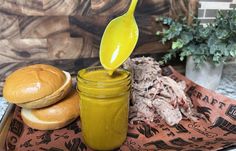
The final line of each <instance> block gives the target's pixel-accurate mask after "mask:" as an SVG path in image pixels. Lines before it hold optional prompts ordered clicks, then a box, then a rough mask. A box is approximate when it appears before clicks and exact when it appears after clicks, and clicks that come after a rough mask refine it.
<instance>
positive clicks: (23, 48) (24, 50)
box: [0, 39, 49, 70]
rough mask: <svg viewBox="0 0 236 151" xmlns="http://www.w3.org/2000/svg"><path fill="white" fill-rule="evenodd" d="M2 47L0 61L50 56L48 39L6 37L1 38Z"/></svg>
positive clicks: (18, 60)
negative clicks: (7, 38) (8, 38)
mask: <svg viewBox="0 0 236 151" xmlns="http://www.w3.org/2000/svg"><path fill="white" fill-rule="evenodd" d="M0 47H1V48H4V49H1V51H0V56H1V59H0V62H12V61H14V62H23V61H27V60H37V59H43V58H49V53H48V48H47V39H11V40H6V39H4V40H0ZM0 69H1V68H0ZM1 70H2V69H1Z"/></svg>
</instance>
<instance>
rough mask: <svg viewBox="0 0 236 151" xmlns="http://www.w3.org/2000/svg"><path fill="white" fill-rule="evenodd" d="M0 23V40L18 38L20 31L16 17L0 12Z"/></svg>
mask: <svg viewBox="0 0 236 151" xmlns="http://www.w3.org/2000/svg"><path fill="white" fill-rule="evenodd" d="M0 23H1V25H0V39H11V38H19V37H20V29H19V22H18V18H17V16H14V15H9V14H5V13H1V12H0Z"/></svg>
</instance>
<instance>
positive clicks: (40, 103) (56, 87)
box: [3, 64, 72, 109]
mask: <svg viewBox="0 0 236 151" xmlns="http://www.w3.org/2000/svg"><path fill="white" fill-rule="evenodd" d="M71 87H72V81H71V76H70V74H69V73H67V72H64V71H62V70H60V69H58V68H56V67H53V66H51V65H45V64H36V65H31V66H27V67H24V68H21V69H18V70H16V71H15V72H13V73H12V74H10V75H9V76H8V77H7V78H6V81H5V84H4V87H3V97H4V98H5V99H6V100H7V101H8V102H10V103H15V104H16V105H18V106H21V107H24V108H30V109H31V108H42V107H46V106H49V105H51V104H54V103H56V102H58V101H59V100H61V99H62V98H64V97H65V96H66V94H68V92H69V91H70V89H71Z"/></svg>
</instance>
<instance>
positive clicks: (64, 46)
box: [48, 33, 84, 59]
mask: <svg viewBox="0 0 236 151" xmlns="http://www.w3.org/2000/svg"><path fill="white" fill-rule="evenodd" d="M59 43H60V44H59ZM83 44H84V39H83V38H71V37H70V35H69V33H62V34H57V35H55V36H51V37H50V38H48V47H49V58H50V59H76V58H79V57H80V56H81V52H82V49H83Z"/></svg>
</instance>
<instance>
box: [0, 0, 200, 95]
mask: <svg viewBox="0 0 236 151" xmlns="http://www.w3.org/2000/svg"><path fill="white" fill-rule="evenodd" d="M130 1H131V0H0V24H1V25H0V95H1V92H2V85H3V83H4V79H5V77H6V76H7V75H9V74H10V73H11V72H12V71H14V70H16V69H18V68H20V67H22V66H26V65H29V64H35V63H48V64H52V65H54V66H57V67H60V68H62V69H64V70H67V71H70V72H71V73H72V75H76V72H77V71H78V70H79V69H81V68H84V67H87V66H90V65H97V64H99V59H98V51H99V44H100V40H101V36H102V34H103V31H104V29H105V27H106V25H107V24H108V23H109V21H110V20H111V19H113V18H114V17H117V16H119V15H121V14H123V13H124V12H125V11H126V10H127V9H128V6H129V4H130ZM197 4H198V0H139V3H138V5H137V9H136V13H135V16H136V20H137V23H138V26H139V29H140V37H139V41H138V44H137V47H136V49H135V52H134V53H133V55H142V54H153V55H154V56H156V57H160V56H161V54H163V53H165V52H166V50H167V49H168V46H163V45H162V44H160V43H159V42H158V40H159V39H158V38H157V37H156V36H155V33H156V32H157V31H158V30H160V29H161V28H162V26H161V25H159V24H157V23H156V21H155V18H156V17H157V16H160V15H169V16H172V17H176V15H177V14H181V13H182V14H184V15H186V16H189V20H191V17H190V16H191V15H190V14H193V12H196V7H197Z"/></svg>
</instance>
